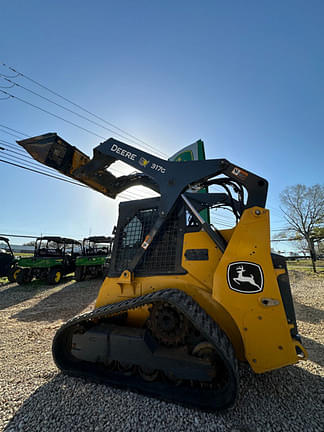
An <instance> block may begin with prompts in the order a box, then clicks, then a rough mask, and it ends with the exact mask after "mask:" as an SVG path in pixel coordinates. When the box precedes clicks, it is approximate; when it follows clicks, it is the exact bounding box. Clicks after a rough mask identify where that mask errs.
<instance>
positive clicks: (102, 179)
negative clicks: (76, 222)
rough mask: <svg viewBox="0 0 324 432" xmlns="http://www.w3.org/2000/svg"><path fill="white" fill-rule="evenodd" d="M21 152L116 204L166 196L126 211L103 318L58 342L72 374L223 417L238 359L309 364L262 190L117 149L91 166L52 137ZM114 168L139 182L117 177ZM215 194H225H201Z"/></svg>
mask: <svg viewBox="0 0 324 432" xmlns="http://www.w3.org/2000/svg"><path fill="white" fill-rule="evenodd" d="M19 144H20V145H22V146H23V147H24V148H25V149H26V150H27V151H28V152H29V153H30V154H31V155H32V156H33V157H34V158H35V159H36V160H38V161H39V162H42V163H44V164H45V165H48V166H50V167H52V168H55V169H57V170H58V171H59V172H61V173H63V174H65V175H67V176H70V177H72V178H73V179H76V180H78V181H80V182H82V183H84V184H86V185H88V186H90V187H92V188H93V189H95V190H97V191H100V192H102V193H103V194H104V195H106V196H108V197H111V198H115V197H116V195H118V194H119V193H120V192H122V191H124V190H125V189H127V188H129V187H131V186H134V185H144V186H146V187H148V188H151V189H152V190H154V191H155V192H158V193H159V194H160V197H158V198H149V199H143V200H137V201H129V202H123V203H121V204H120V206H119V219H118V224H117V229H116V234H115V239H114V245H113V251H112V258H111V264H110V269H109V275H108V277H106V279H105V280H104V282H103V284H102V286H101V289H100V291H99V295H98V298H97V301H96V306H95V309H94V310H93V312H90V313H87V314H85V315H82V316H79V317H76V318H73V319H72V320H71V321H69V322H67V323H66V324H64V325H63V327H62V328H61V329H60V330H58V332H57V334H56V336H55V338H54V341H53V356H54V360H55V362H56V364H57V366H58V367H59V368H60V369H61V370H62V371H63V372H64V373H67V374H69V375H74V376H82V377H89V378H93V379H96V380H97V379H98V380H100V381H103V382H107V383H111V384H114V385H118V386H124V387H127V388H132V389H136V390H138V391H141V392H145V393H147V394H149V395H153V396H156V397H160V398H163V399H167V400H171V401H176V402H180V403H183V404H187V405H191V406H196V407H200V408H203V409H208V410H216V409H223V408H227V407H230V406H231V405H233V403H234V401H235V398H236V396H237V392H238V360H240V361H247V362H248V363H249V364H250V366H251V368H252V369H253V371H254V372H256V373H263V372H266V371H269V370H272V369H276V368H281V367H283V366H286V365H290V364H293V363H296V362H298V360H300V359H302V358H306V357H307V353H306V351H305V349H304V347H303V346H302V344H301V340H300V337H299V335H298V332H297V326H296V318H295V312H294V306H293V301H292V297H291V291H290V286H289V280H288V275H287V269H286V264H285V260H284V258H283V257H281V256H279V255H274V254H271V252H270V229H269V211H268V210H266V209H265V202H266V196H267V188H268V184H267V181H266V180H265V179H263V178H261V177H258V176H257V175H255V174H253V173H251V172H249V171H247V170H245V169H242V168H240V167H238V166H237V165H234V164H232V163H231V162H229V161H227V160H225V159H215V160H206V161H189V162H170V161H166V160H162V159H159V158H157V157H155V156H153V155H151V154H148V153H146V152H143V151H140V150H138V149H136V148H133V147H131V146H129V145H126V144H124V143H122V142H119V141H117V140H115V139H113V138H110V139H108V140H107V141H105V142H103V143H102V144H100V145H99V146H98V147H96V148H95V149H94V156H93V158H92V159H91V160H90V158H89V157H88V156H86V155H85V154H83V153H82V152H80V151H79V150H78V149H76V148H75V147H73V146H71V145H70V144H68V143H67V142H65V141H64V140H63V139H61V138H60V137H59V136H57V135H56V134H54V133H51V134H46V135H42V136H38V137H35V138H31V139H27V140H23V141H19ZM116 160H120V161H123V162H126V163H127V164H129V165H131V166H132V167H134V168H136V169H137V170H138V171H140V172H137V173H135V174H130V175H127V176H121V177H118V178H117V177H115V176H114V175H112V174H111V173H110V172H109V171H108V168H109V167H110V165H111V164H112V163H113V162H115V161H116ZM211 185H218V186H222V187H223V190H224V193H197V191H199V190H201V189H203V188H208V187H210V186H211ZM211 207H226V208H228V209H230V210H231V211H232V212H233V214H234V215H235V217H236V219H237V223H236V226H235V227H234V228H232V229H226V230H220V231H219V230H218V229H216V228H215V227H213V226H212V225H210V224H209V223H208V222H206V221H205V220H204V219H203V218H202V216H201V214H200V212H201V211H202V210H204V209H207V208H211Z"/></svg>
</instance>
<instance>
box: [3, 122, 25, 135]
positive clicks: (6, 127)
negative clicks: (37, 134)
mask: <svg viewBox="0 0 324 432" xmlns="http://www.w3.org/2000/svg"><path fill="white" fill-rule="evenodd" d="M0 127H3V128H5V129H9V130H11V131H12V132H17V133H19V134H20V135H24V136H26V137H27V138H30V135H27V134H25V133H24V132H20V131H18V130H16V129H12V128H10V127H8V126H5V125H3V124H0Z"/></svg>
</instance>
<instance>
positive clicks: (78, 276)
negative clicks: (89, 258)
mask: <svg viewBox="0 0 324 432" xmlns="http://www.w3.org/2000/svg"><path fill="white" fill-rule="evenodd" d="M74 273H75V280H76V281H77V282H81V281H83V280H84V278H85V271H84V268H83V267H82V266H79V267H76V269H75V272H74Z"/></svg>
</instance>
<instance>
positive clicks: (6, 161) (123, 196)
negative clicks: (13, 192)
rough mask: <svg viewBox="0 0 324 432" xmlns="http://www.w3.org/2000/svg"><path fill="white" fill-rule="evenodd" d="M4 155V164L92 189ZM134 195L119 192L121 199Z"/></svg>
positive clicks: (134, 195)
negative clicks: (16, 161) (18, 162)
mask: <svg viewBox="0 0 324 432" xmlns="http://www.w3.org/2000/svg"><path fill="white" fill-rule="evenodd" d="M5 157H6V159H9V161H8V160H5V159H0V162H2V163H5V164H8V165H13V166H15V167H18V168H22V169H25V170H27V171H31V172H34V173H36V174H41V175H45V176H47V177H51V178H54V179H56V180H61V181H64V182H67V183H71V184H74V185H77V186H81V187H84V188H87V189H92V188H90V187H88V186H86V185H84V184H82V183H76V182H74V181H71V180H67V179H65V178H62V177H58V176H56V175H52V174H48V173H45V172H43V171H39V170H37V169H34V168H30V167H28V166H26V163H27V162H25V161H24V163H25V165H21V164H17V163H15V162H12V161H15V159H14V158H11V157H10V156H5ZM17 159H18V158H17ZM134 197H135V198H136V194H132V195H131V196H129V195H125V193H124V192H122V193H121V194H119V198H122V199H128V200H133V198H134ZM140 199H141V197H140Z"/></svg>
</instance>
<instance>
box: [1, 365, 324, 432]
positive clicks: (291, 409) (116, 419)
mask: <svg viewBox="0 0 324 432" xmlns="http://www.w3.org/2000/svg"><path fill="white" fill-rule="evenodd" d="M278 375H279V376H278ZM240 380H241V384H240V395H239V398H238V400H237V403H236V405H235V407H234V408H233V409H230V410H227V411H221V412H217V413H207V412H203V411H198V410H195V409H191V408H185V407H180V406H178V405H174V404H171V403H168V402H165V401H161V400H157V399H151V400H150V402H149V405H150V410H154V412H155V415H154V421H153V423H154V424H152V423H150V422H148V423H144V424H143V413H145V412H146V411H147V403H148V401H147V397H146V396H143V395H141V394H139V393H133V392H129V391H120V390H119V389H117V388H114V387H110V386H106V385H100V384H93V383H90V382H89V381H87V380H84V379H80V378H71V377H67V376H64V375H62V374H59V375H56V376H55V377H54V378H53V379H52V380H51V381H49V382H48V383H46V384H44V385H43V386H41V387H39V388H38V389H37V390H36V391H35V392H34V393H33V394H32V395H31V396H30V397H29V398H28V399H27V400H26V401H25V402H24V403H23V405H22V406H21V408H20V409H19V410H18V411H17V412H16V414H15V415H14V416H13V417H12V418H11V420H10V421H9V423H8V424H7V426H6V427H5V429H4V430H5V431H8V432H9V431H15V430H18V429H19V430H26V431H27V430H58V429H57V425H59V426H60V427H59V431H68V430H77V431H94V430H96V431H115V430H123V418H124V419H125V420H124V421H125V422H126V421H127V416H129V415H131V416H132V423H133V427H134V430H141V431H150V432H151V431H152V430H173V431H177V430H179V431H180V430H190V431H194V430H204V428H203V425H205V426H208V425H209V426H210V425H214V426H215V429H213V430H218V429H217V423H221V425H222V426H223V427H222V428H221V430H226V431H228V432H230V431H234V430H235V431H237V430H241V431H242V430H244V431H249V432H252V431H255V430H256V428H257V427H258V428H261V429H258V430H270V429H271V430H273V429H276V430H286V429H285V422H286V421H287V425H286V426H287V427H288V424H290V425H291V420H289V419H290V418H294V419H295V420H296V424H298V425H299V426H300V427H301V429H300V430H309V431H312V430H315V429H313V428H312V427H311V424H310V423H311V419H312V418H313V417H312V416H314V419H318V418H319V412H320V409H321V398H320V388H321V385H323V379H321V378H320V377H319V376H318V375H314V374H311V373H309V372H307V371H305V370H304V369H302V368H300V367H297V366H289V367H286V368H284V369H281V370H277V371H273V372H269V373H266V374H263V375H254V374H253V373H252V372H251V371H250V369H249V368H248V367H247V366H245V365H243V367H241V370H240ZM98 386H99V388H98ZM305 386H307V387H308V388H312V392H313V403H312V406H311V408H310V405H309V401H308V400H307V397H308V396H307V395H305V392H304V387H305ZM265 389H266V391H265ZM94 393H95V394H97V395H100V396H99V397H100V403H90V402H91V401H93V400H94V398H95V396H94ZM269 405H270V407H269ZM76 406H77V408H76ZM296 406H298V407H299V408H300V409H298V410H297V411H296ZM44 407H49V409H46V410H45V409H44ZM247 412H248V413H249V415H248V416H247ZM269 412H275V413H276V415H275V416H273V417H272V416H269ZM31 413H32V415H31ZM29 419H32V422H31V423H32V424H31V423H29V421H30V420H29ZM184 419H185V422H186V423H185V424H184V423H183V422H184ZM247 419H248V422H249V423H248V424H247V423H246V422H247ZM197 424H200V425H201V427H200V428H197ZM184 425H186V427H184ZM125 426H126V424H125ZM224 427H225V429H224ZM269 427H270V429H269ZM25 428H26V429H25ZM277 428H279V429H277ZM207 429H208V430H211V429H210V428H207ZM127 430H129V429H127Z"/></svg>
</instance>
